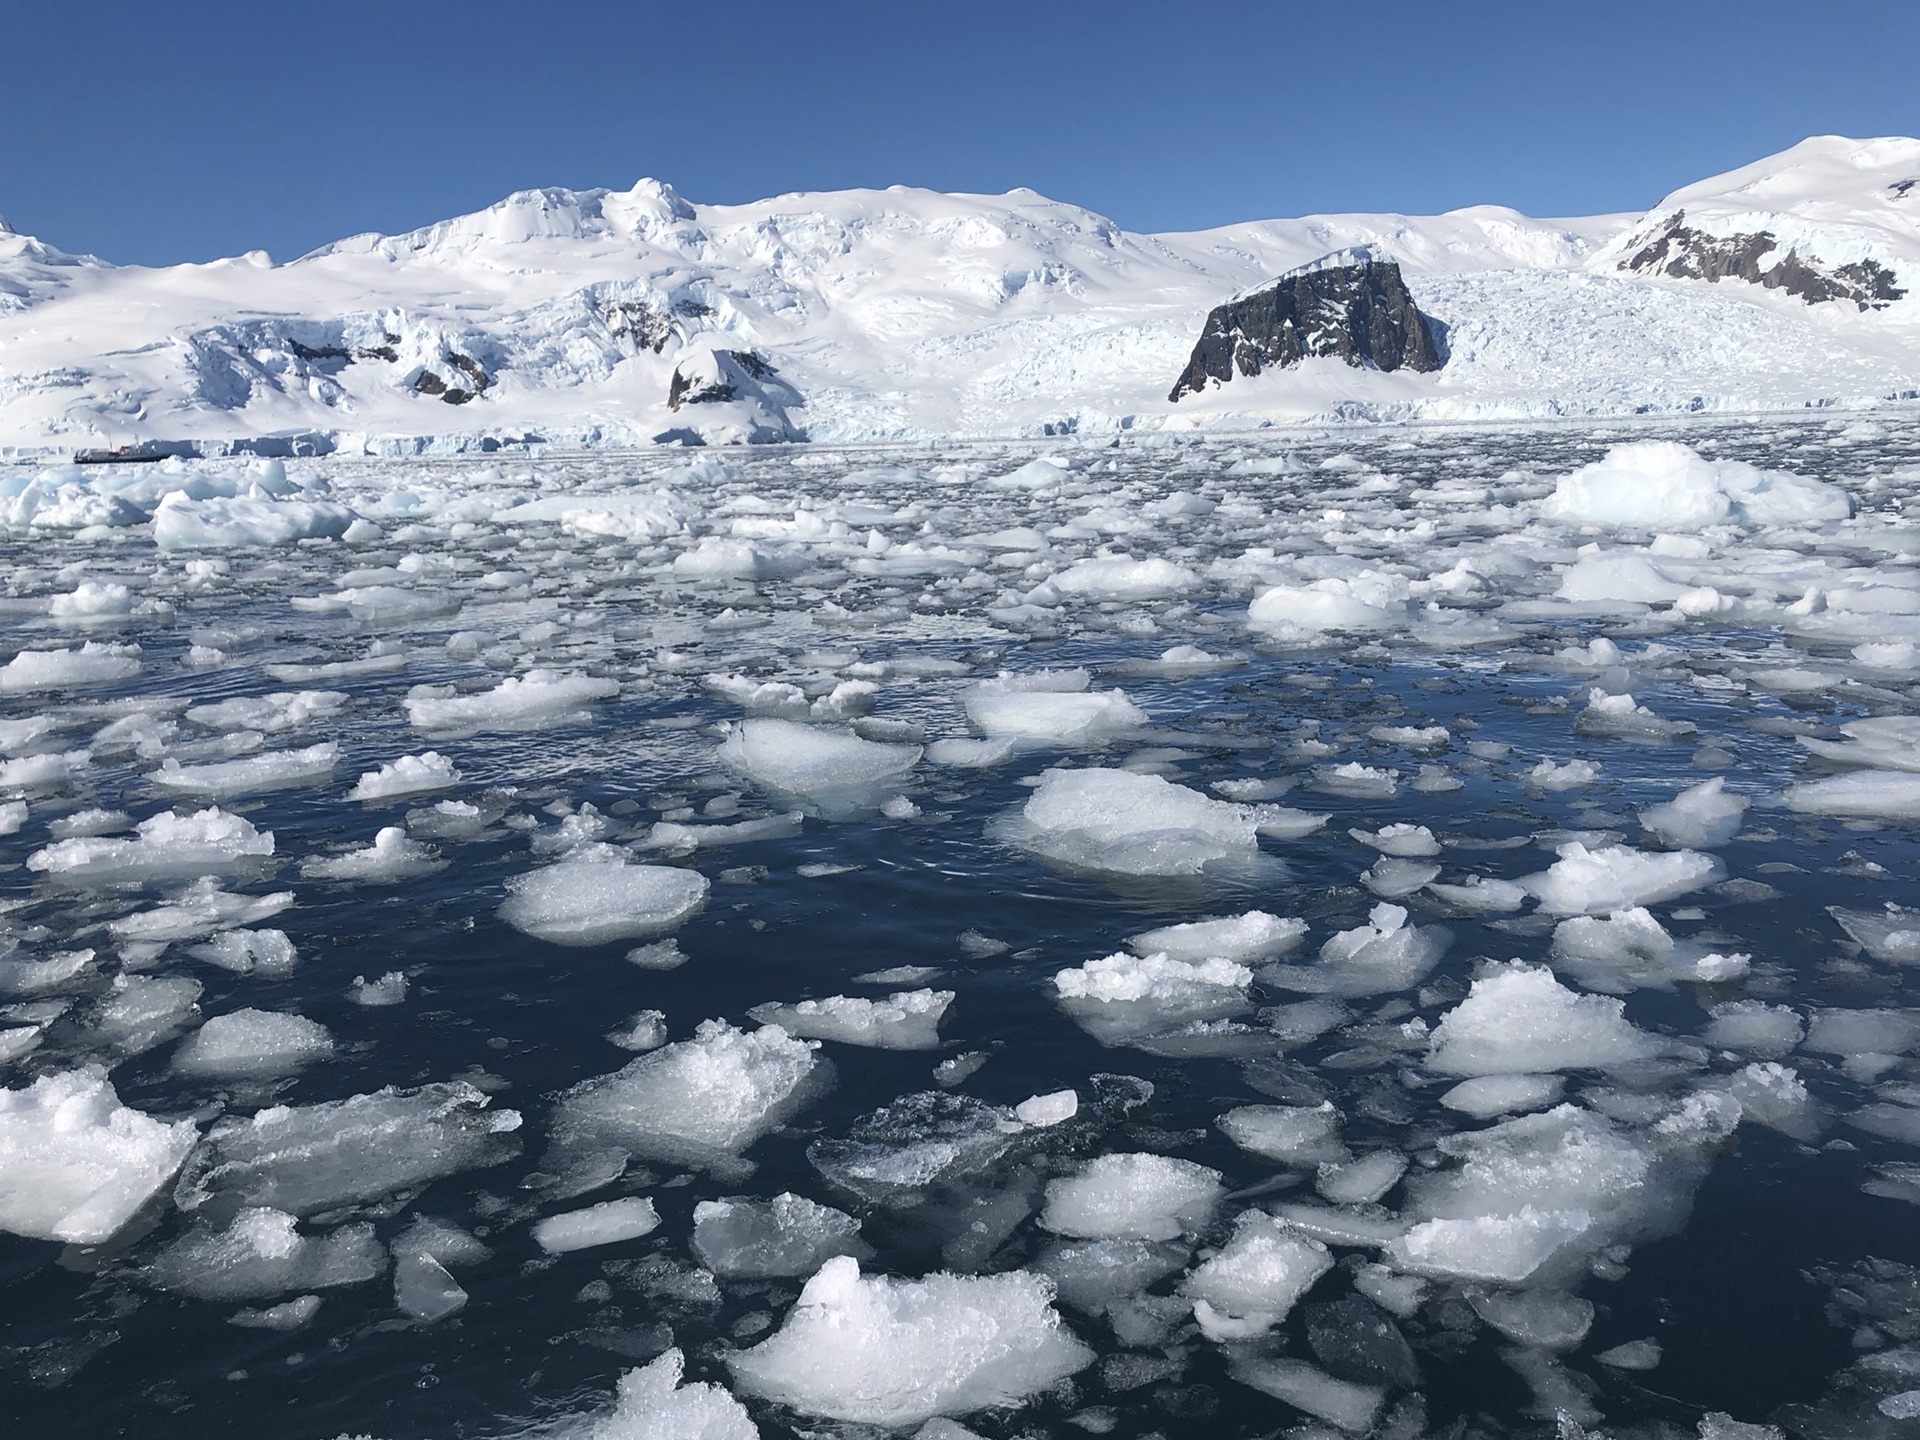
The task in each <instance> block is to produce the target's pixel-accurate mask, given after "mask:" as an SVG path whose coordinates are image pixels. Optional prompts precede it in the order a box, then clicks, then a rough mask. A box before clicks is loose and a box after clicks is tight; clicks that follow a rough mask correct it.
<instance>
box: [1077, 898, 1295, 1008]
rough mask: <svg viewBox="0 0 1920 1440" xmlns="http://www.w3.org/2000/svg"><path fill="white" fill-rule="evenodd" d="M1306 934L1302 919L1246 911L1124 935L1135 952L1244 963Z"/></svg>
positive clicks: (1285, 948)
mask: <svg viewBox="0 0 1920 1440" xmlns="http://www.w3.org/2000/svg"><path fill="white" fill-rule="evenodd" d="M1306 935H1307V922H1306V921H1304V920H1296V919H1294V918H1292V917H1290V916H1289V917H1287V918H1284V919H1283V918H1282V917H1280V916H1278V915H1269V914H1268V913H1267V912H1266V911H1264V910H1249V911H1247V912H1246V914H1244V915H1234V916H1230V917H1228V918H1226V919H1223V920H1192V921H1189V922H1187V923H1186V924H1184V925H1163V926H1161V927H1160V928H1159V929H1158V930H1147V931H1143V932H1142V933H1141V934H1138V935H1133V936H1129V937H1128V939H1127V948H1128V949H1129V950H1131V951H1133V953H1134V954H1136V955H1164V956H1166V957H1167V958H1168V959H1169V960H1176V961H1185V962H1189V963H1190V962H1193V961H1196V960H1207V959H1222V960H1231V961H1233V962H1235V963H1236V964H1241V965H1246V964H1251V963H1253V962H1255V961H1259V960H1271V959H1273V958H1274V957H1276V956H1279V955H1285V954H1287V953H1288V952H1289V951H1291V950H1294V949H1296V948H1298V946H1299V944H1300V942H1301V941H1302V940H1304V939H1305V938H1306ZM1063 993H1064V992H1063Z"/></svg>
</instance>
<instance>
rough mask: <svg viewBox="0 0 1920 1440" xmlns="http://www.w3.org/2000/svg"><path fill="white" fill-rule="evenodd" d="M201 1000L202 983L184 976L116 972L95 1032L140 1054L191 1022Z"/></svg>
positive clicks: (126, 1050)
mask: <svg viewBox="0 0 1920 1440" xmlns="http://www.w3.org/2000/svg"><path fill="white" fill-rule="evenodd" d="M199 999H200V982H199V981H198V980H189V979H187V978H186V977H185V976H183V975H161V976H154V975H127V974H121V975H116V976H114V977H113V987H112V988H111V989H110V990H108V991H107V993H106V996H105V997H104V998H103V999H102V1000H101V1002H100V1006H99V1008H98V1009H97V1010H96V1011H95V1012H94V1020H93V1032H94V1034H95V1035H97V1036H99V1037H100V1038H101V1039H102V1040H105V1041H107V1042H108V1043H109V1044H111V1045H112V1046H113V1047H114V1049H116V1050H118V1051H120V1052H121V1053H122V1054H123V1055H138V1054H140V1053H142V1052H143V1051H146V1050H151V1049H152V1048H153V1047H154V1046H156V1045H159V1044H161V1043H162V1042H163V1041H167V1040H171V1039H172V1038H173V1037H174V1036H175V1035H177V1034H179V1033H180V1031H181V1030H183V1029H185V1028H186V1027H187V1026H188V1025H190V1024H192V1023H193V1021H194V1019H195V1018H196V1017H197V1016H198V1015H199V1011H200V1007H199V1003H198V1002H199Z"/></svg>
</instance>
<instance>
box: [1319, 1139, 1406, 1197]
mask: <svg viewBox="0 0 1920 1440" xmlns="http://www.w3.org/2000/svg"><path fill="white" fill-rule="evenodd" d="M1406 1173H1407V1157H1406V1156H1404V1155H1402V1154H1400V1153H1399V1152H1398V1151H1394V1150H1375V1151H1374V1152H1373V1153H1372V1154H1370V1155H1362V1156H1361V1157H1360V1158H1359V1159H1357V1160H1351V1161H1347V1162H1344V1163H1342V1162H1340V1161H1337V1160H1336V1161H1322V1162H1321V1164H1320V1167H1319V1170H1318V1171H1317V1172H1316V1174H1315V1177H1314V1186H1313V1188H1314V1189H1316V1190H1318V1191H1319V1192H1320V1193H1321V1195H1323V1196H1324V1197H1325V1198H1327V1199H1328V1200H1331V1201H1332V1202H1333V1203H1334V1204H1336V1205H1371V1204H1372V1203H1373V1202H1374V1201H1376V1200H1378V1199H1379V1198H1380V1197H1381V1196H1382V1195H1385V1194H1386V1193H1387V1192H1388V1191H1389V1190H1391V1189H1393V1187H1394V1186H1395V1185H1398V1184H1399V1183H1400V1177H1401V1176H1402V1175H1404V1174H1406Z"/></svg>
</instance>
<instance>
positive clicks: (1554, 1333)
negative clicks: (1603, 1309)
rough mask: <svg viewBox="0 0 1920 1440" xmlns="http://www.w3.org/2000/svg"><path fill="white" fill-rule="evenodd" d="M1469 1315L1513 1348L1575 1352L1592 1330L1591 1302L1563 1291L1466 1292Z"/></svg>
mask: <svg viewBox="0 0 1920 1440" xmlns="http://www.w3.org/2000/svg"><path fill="white" fill-rule="evenodd" d="M1467 1303H1468V1304H1470V1305H1472V1306H1473V1311H1474V1313H1475V1314H1476V1315H1478V1316H1479V1317H1480V1318H1481V1319H1482V1320H1484V1321H1486V1322H1487V1323H1488V1324H1489V1325H1491V1326H1492V1327H1493V1328H1494V1329H1496V1330H1498V1331H1499V1332H1500V1333H1501V1334H1502V1335H1504V1336H1506V1337H1507V1338H1508V1339H1509V1340H1511V1341H1513V1342H1514V1343H1515V1344H1516V1345H1530V1346H1534V1347H1537V1348H1538V1349H1541V1350H1552V1351H1556V1352H1558V1351H1563V1350H1578V1349H1579V1348H1580V1342H1581V1341H1582V1340H1585V1339H1586V1338H1587V1331H1589V1330H1591V1329H1592V1328H1593V1302H1592V1301H1591V1300H1583V1299H1581V1298H1580V1297H1579V1296H1578V1295H1569V1294H1567V1293H1566V1292H1565V1291H1564V1290H1518V1291H1505V1292H1503V1291H1498V1290H1493V1291H1488V1290H1469V1291H1468V1292H1467Z"/></svg>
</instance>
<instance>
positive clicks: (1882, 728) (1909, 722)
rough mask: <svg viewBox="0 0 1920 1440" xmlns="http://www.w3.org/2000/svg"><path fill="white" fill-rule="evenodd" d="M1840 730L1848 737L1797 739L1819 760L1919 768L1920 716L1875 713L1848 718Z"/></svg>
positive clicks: (1878, 768) (1848, 763) (1805, 736)
mask: <svg viewBox="0 0 1920 1440" xmlns="http://www.w3.org/2000/svg"><path fill="white" fill-rule="evenodd" d="M1862 648H1865V647H1862ZM1907 648H1908V649H1909V650H1911V649H1913V648H1914V647H1913V646H1911V645H1909V646H1908V647H1907ZM1840 733H1841V734H1843V735H1845V736H1847V737H1848V738H1847V739H1846V740H1844V741H1840V740H1826V739H1821V738H1818V737H1815V736H1812V735H1802V736H1801V737H1800V743H1801V744H1802V745H1804V746H1805V747H1806V748H1807V749H1808V750H1810V751H1812V752H1813V753H1814V754H1815V755H1818V756H1819V757H1820V758H1821V759H1822V760H1830V761H1833V762H1834V763H1835V764H1839V765H1858V766H1861V767H1863V768H1867V769H1875V770H1920V716H1916V715H1874V716H1870V717H1868V718H1867V719H1864V720H1850V721H1848V722H1846V723H1845V724H1843V725H1842V726H1841V727H1840Z"/></svg>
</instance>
